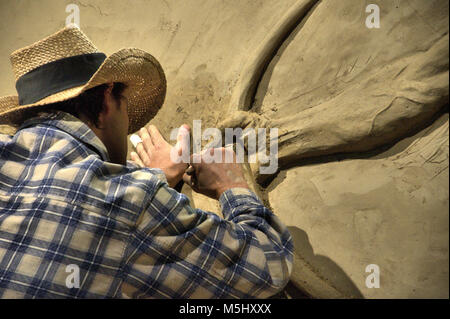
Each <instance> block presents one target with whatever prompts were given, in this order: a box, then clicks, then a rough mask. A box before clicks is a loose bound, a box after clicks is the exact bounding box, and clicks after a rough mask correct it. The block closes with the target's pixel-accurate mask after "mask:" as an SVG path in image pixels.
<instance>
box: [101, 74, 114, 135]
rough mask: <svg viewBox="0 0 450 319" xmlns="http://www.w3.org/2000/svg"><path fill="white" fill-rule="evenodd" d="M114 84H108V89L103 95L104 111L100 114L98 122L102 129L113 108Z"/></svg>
mask: <svg viewBox="0 0 450 319" xmlns="http://www.w3.org/2000/svg"><path fill="white" fill-rule="evenodd" d="M113 86H114V84H113V83H108V87H107V88H106V90H105V91H104V93H103V110H102V111H101V112H100V114H99V116H98V122H99V126H100V127H104V123H105V121H106V119H107V117H108V116H109V114H110V113H111V108H112V107H113V103H114V102H113V95H112V89H113Z"/></svg>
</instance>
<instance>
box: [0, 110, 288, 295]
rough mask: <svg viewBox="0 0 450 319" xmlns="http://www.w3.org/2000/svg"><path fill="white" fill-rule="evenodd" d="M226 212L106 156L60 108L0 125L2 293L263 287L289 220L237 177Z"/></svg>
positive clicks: (284, 258) (256, 290) (271, 290)
mask: <svg viewBox="0 0 450 319" xmlns="http://www.w3.org/2000/svg"><path fill="white" fill-rule="evenodd" d="M220 205H221V207H222V210H223V215H224V218H220V217H219V216H217V215H216V214H213V213H210V212H206V211H202V210H200V209H193V208H192V207H191V206H190V205H189V199H188V198H187V197H186V196H185V195H184V194H180V193H178V192H177V191H175V190H174V189H172V188H170V187H169V186H168V185H167V181H166V179H165V176H164V173H163V172H162V171H161V170H159V169H150V168H139V167H138V166H137V165H135V164H134V163H133V162H131V161H128V162H127V166H123V165H119V164H114V163H111V162H109V158H108V153H107V150H106V148H105V146H104V144H103V143H102V142H101V141H100V139H99V138H98V137H97V136H96V135H95V134H94V132H93V131H92V130H91V129H90V128H89V127H88V126H87V125H85V124H84V123H83V122H81V121H79V120H78V119H77V118H75V117H73V116H71V115H70V114H68V113H64V112H58V113H53V114H46V113H44V114H41V115H40V116H38V117H35V118H32V119H29V120H28V121H26V122H25V123H24V124H23V125H22V126H21V127H20V128H19V130H18V131H17V133H16V134H15V135H14V136H8V135H2V134H0V297H1V298H67V297H69V298H105V297H106V298H148V297H153V298H253V297H258V298H263V297H268V296H271V295H273V294H275V293H277V292H278V291H280V290H281V289H282V288H283V287H284V286H285V284H286V283H287V281H288V279H289V276H290V273H291V270H292V253H293V244H292V239H291V236H290V234H289V232H288V231H287V228H286V227H285V226H284V225H283V224H282V223H281V222H280V220H279V219H278V218H277V217H276V216H275V215H274V214H273V213H272V212H271V211H270V210H269V209H267V208H266V207H264V205H263V204H262V203H261V201H260V200H259V199H258V198H257V197H256V195H255V194H254V193H252V192H251V191H249V190H247V189H244V188H233V189H230V190H227V191H226V192H224V193H223V194H222V196H221V197H220Z"/></svg>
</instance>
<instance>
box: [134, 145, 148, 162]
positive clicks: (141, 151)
mask: <svg viewBox="0 0 450 319" xmlns="http://www.w3.org/2000/svg"><path fill="white" fill-rule="evenodd" d="M136 152H137V154H138V155H139V158H140V160H141V162H142V163H150V157H149V156H148V154H147V151H146V150H145V148H144V145H143V143H139V144H138V145H136ZM144 166H145V164H144Z"/></svg>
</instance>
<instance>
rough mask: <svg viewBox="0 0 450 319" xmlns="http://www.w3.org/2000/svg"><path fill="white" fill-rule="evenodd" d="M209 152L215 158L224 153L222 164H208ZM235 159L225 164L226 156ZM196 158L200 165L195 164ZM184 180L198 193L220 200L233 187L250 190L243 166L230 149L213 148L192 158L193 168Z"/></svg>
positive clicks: (188, 171) (190, 168) (187, 172)
mask: <svg viewBox="0 0 450 319" xmlns="http://www.w3.org/2000/svg"><path fill="white" fill-rule="evenodd" d="M206 152H209V154H210V156H214V154H215V152H221V153H222V163H214V162H212V163H206V162H205V156H207V153H206ZM227 153H228V155H227V156H229V158H232V159H233V162H232V163H225V158H226V157H225V156H226V154H227ZM194 157H196V158H197V161H201V162H200V163H195V160H194ZM183 180H184V182H185V183H186V184H188V185H190V186H191V187H192V189H193V190H194V191H196V192H198V193H201V194H204V195H206V196H208V197H211V198H214V199H219V198H220V195H222V193H223V192H224V191H226V190H227V189H230V188H233V187H244V188H249V187H248V184H247V182H246V181H245V178H244V174H243V172H242V168H241V165H240V164H239V163H236V154H235V153H234V151H233V150H232V149H230V148H224V147H221V148H212V149H208V150H206V151H205V152H202V153H201V154H193V155H192V156H191V166H190V167H189V169H188V170H187V171H186V173H185V174H184V175H183Z"/></svg>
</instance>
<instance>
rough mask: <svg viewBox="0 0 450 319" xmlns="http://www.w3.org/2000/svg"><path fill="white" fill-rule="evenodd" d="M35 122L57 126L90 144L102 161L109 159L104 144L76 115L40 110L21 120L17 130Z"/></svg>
mask: <svg viewBox="0 0 450 319" xmlns="http://www.w3.org/2000/svg"><path fill="white" fill-rule="evenodd" d="M37 124H40V125H47V126H54V127H57V128H58V129H60V130H62V131H64V132H66V133H68V134H70V135H71V136H73V137H74V138H76V139H78V140H80V141H81V142H84V143H85V144H87V145H89V146H91V147H92V148H93V149H94V150H95V151H96V152H97V153H98V154H99V155H100V157H101V158H102V159H103V160H104V161H106V162H109V161H110V159H109V155H108V151H107V149H106V147H105V144H103V142H102V141H101V140H100V139H99V138H98V136H97V135H96V134H95V133H94V131H92V129H91V128H90V127H89V126H87V125H86V124H85V123H84V122H82V121H81V120H80V119H78V118H77V117H75V116H73V115H71V114H69V113H66V112H63V111H56V112H41V113H39V115H38V116H36V117H33V118H30V119H28V120H26V121H25V122H23V124H22V125H21V126H20V127H19V130H21V129H23V128H25V127H29V126H34V125H37Z"/></svg>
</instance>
